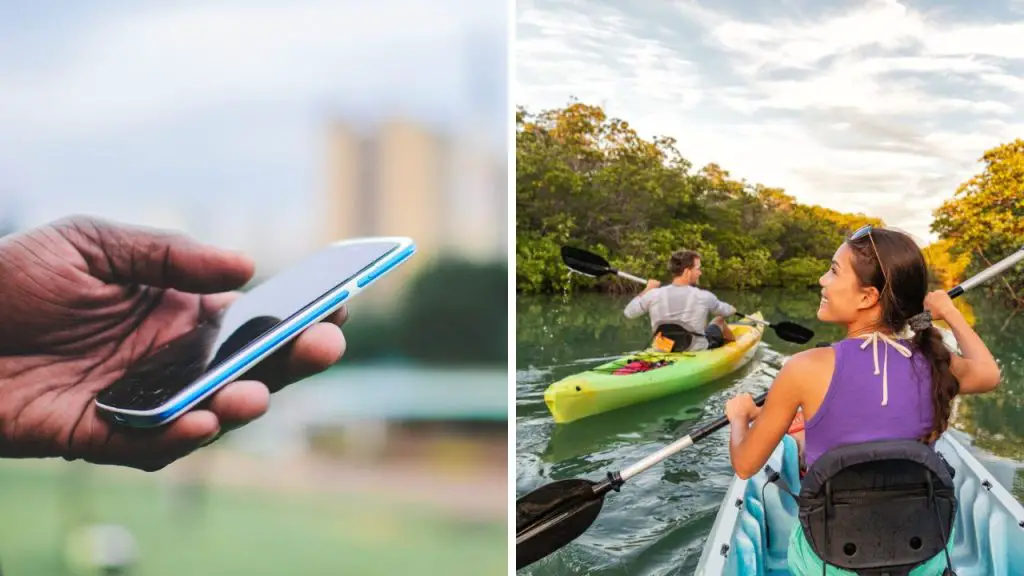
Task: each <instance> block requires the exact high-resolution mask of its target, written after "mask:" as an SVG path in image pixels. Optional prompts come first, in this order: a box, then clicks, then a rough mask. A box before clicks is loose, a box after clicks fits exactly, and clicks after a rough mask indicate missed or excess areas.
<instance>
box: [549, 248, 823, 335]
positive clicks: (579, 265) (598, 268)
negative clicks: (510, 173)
mask: <svg viewBox="0 0 1024 576" xmlns="http://www.w3.org/2000/svg"><path fill="white" fill-rule="evenodd" d="M562 261H563V262H565V265H566V266H568V267H569V269H570V270H573V271H574V272H579V273H580V274H584V275H586V276H590V277H592V278H597V277H599V276H607V275H610V274H611V275H615V276H619V277H620V278H625V279H627V280H632V281H634V282H637V283H639V284H647V280H644V279H643V278H640V277H639V276H633V275H632V274H627V273H626V272H623V271H622V270H618V269H616V268H612V266H611V264H609V263H608V261H607V260H605V259H604V258H602V257H601V255H599V254H594V253H593V252H588V251H586V250H581V249H580V248H573V247H572V246H562ZM737 316H742V317H744V318H746V319H747V320H750V321H752V322H757V323H758V324H762V325H764V326H767V327H768V328H771V329H772V330H775V334H776V335H778V337H779V338H781V339H783V340H786V341H787V342H795V343H797V344H806V343H808V342H810V341H811V338H814V332H813V331H812V330H811V329H809V328H805V327H803V326H801V325H799V324H795V323H793V322H788V321H785V320H784V321H782V322H765V321H764V320H758V319H757V318H751V317H750V316H747V315H746V314H740V313H738V312H737Z"/></svg>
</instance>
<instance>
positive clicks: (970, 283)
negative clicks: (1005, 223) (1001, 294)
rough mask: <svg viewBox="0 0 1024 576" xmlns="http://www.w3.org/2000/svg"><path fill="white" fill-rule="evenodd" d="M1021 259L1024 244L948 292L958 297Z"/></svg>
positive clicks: (951, 296) (953, 296)
mask: <svg viewBox="0 0 1024 576" xmlns="http://www.w3.org/2000/svg"><path fill="white" fill-rule="evenodd" d="M1021 260H1024V246H1021V247H1020V249H1019V250H1017V251H1016V252H1014V253H1013V254H1010V255H1009V256H1007V257H1006V258H1003V259H1002V260H1000V261H999V262H996V263H995V264H993V265H991V266H989V267H988V268H986V269H984V270H982V271H981V272H978V273H977V274H976V275H974V276H972V277H971V278H969V279H967V280H965V281H964V282H963V283H961V284H958V285H956V286H954V287H953V288H952V289H951V290H950V291H949V292H947V294H949V297H950V298H956V297H957V296H959V295H961V294H963V293H964V292H966V291H968V290H970V289H971V288H974V287H975V286H977V285H978V284H982V283H984V282H987V281H988V280H989V279H991V278H992V277H993V276H996V275H998V274H1001V273H1002V272H1003V271H1004V270H1006V269H1007V268H1009V267H1011V266H1013V265H1014V264H1016V263H1018V262H1020V261H1021Z"/></svg>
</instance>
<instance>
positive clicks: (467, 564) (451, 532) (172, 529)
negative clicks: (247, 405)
mask: <svg viewBox="0 0 1024 576" xmlns="http://www.w3.org/2000/svg"><path fill="white" fill-rule="evenodd" d="M179 494H180V492H179ZM199 497H200V498H199V500H198V504H197V505H195V506H193V507H191V508H188V507H182V504H181V503H182V500H181V498H180V497H175V495H174V493H172V490H171V489H170V487H169V485H168V484H167V483H162V482H159V481H158V476H155V475H143V474H141V473H140V474H139V475H115V474H109V473H106V472H105V471H104V472H102V473H100V472H97V469H96V468H91V467H89V466H86V465H80V464H79V463H74V464H70V465H69V464H67V463H64V462H53V463H48V465H45V466H25V465H22V464H21V463H3V464H0V568H2V571H0V574H2V575H3V576H21V575H31V576H48V575H53V576H62V575H71V574H80V573H83V572H75V571H72V570H71V568H70V567H69V566H68V563H67V562H66V550H67V549H68V546H67V544H66V542H67V534H68V529H69V528H70V527H71V526H72V525H73V524H74V523H117V524H121V525H123V526H125V527H126V528H128V529H129V530H130V531H131V533H132V534H133V535H134V536H135V538H136V539H137V544H138V546H139V564H138V565H137V567H136V569H135V570H133V571H131V572H129V574H131V575H133V576H170V575H175V576H180V575H203V576H205V575H214V576H215V575H222V574H223V575H227V574H230V575H236V574H245V575H249V576H255V575H263V574H266V575H268V576H270V575H275V576H276V575H283V574H302V575H304V576H314V575H320V574H322V575H324V576H337V575H338V574H360V575H365V576H371V575H376V574H380V575H392V574H424V575H429V574H444V575H446V576H457V575H461V574H465V575H467V576H468V575H486V574H504V573H506V570H507V560H506V555H507V545H506V538H507V536H506V526H505V524H504V523H502V522H491V523H486V524H473V523H466V522H461V521H458V520H453V519H450V518H447V517H446V516H445V515H444V513H443V512H442V511H438V510H435V509H432V508H429V507H426V506H422V507H415V506H409V505H406V504H398V503H395V502H390V501H388V500H386V499H382V498H381V497H380V496H372V497H371V496H367V495H363V494H344V495H338V494H331V495H318V494H310V493H301V494H300V493H287V494H285V493H280V492H268V491H258V490H243V489H227V488H213V487H211V488H207V489H206V490H204V491H203V492H202V493H201V494H199Z"/></svg>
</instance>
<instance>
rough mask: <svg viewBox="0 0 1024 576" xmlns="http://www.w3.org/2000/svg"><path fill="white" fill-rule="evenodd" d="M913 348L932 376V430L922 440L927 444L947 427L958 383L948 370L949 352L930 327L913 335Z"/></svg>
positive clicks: (937, 333) (958, 389)
mask: <svg viewBox="0 0 1024 576" xmlns="http://www.w3.org/2000/svg"><path fill="white" fill-rule="evenodd" d="M914 347H915V348H917V349H918V350H919V351H920V352H921V354H923V355H924V357H925V358H926V359H927V360H928V366H929V367H930V368H931V376H932V409H933V411H934V414H935V415H934V416H933V417H932V430H931V432H930V433H929V435H928V436H927V437H926V438H924V440H925V441H927V442H934V441H936V440H938V438H939V436H942V433H943V432H945V431H946V428H947V427H948V426H949V414H950V411H951V410H952V407H953V399H954V398H956V395H957V394H958V393H959V392H960V382H958V381H957V379H956V376H954V375H953V372H952V371H951V370H950V369H949V360H950V352H949V348H947V347H946V344H945V342H943V341H942V335H941V334H939V331H938V330H937V329H935V328H933V327H931V326H929V327H928V328H925V329H924V330H922V331H920V332H918V333H917V334H915V335H914Z"/></svg>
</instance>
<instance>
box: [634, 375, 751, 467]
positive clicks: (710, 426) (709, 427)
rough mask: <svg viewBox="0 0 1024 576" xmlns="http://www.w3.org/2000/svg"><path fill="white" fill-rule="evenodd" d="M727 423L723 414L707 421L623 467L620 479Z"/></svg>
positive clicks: (699, 439) (696, 440)
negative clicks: (641, 458)
mask: <svg viewBox="0 0 1024 576" xmlns="http://www.w3.org/2000/svg"><path fill="white" fill-rule="evenodd" d="M767 397H768V393H767V392H765V393H764V394H761V395H760V396H757V397H755V398H754V404H757V405H758V406H761V405H762V404H764V401H765V398H767ZM728 424H729V419H728V418H726V417H725V416H722V417H721V418H718V419H717V420H713V421H711V422H708V423H707V424H705V425H703V426H701V427H700V428H697V429H696V430H694V431H693V432H690V433H689V434H687V435H686V436H684V437H682V438H680V439H679V440H676V441H675V442H673V443H671V444H669V445H668V446H665V447H664V448H662V449H661V450H658V451H657V452H654V453H653V454H650V455H648V456H647V457H645V458H644V459H643V460H640V461H639V462H637V463H635V464H633V465H632V466H629V467H627V468H623V469H622V471H621V472H619V476H621V477H622V481H623V482H625V481H627V480H629V479H630V478H632V477H633V476H636V475H637V474H639V473H641V472H643V471H644V470H647V469H648V468H650V467H651V466H654V465H655V464H657V463H658V462H661V461H662V460H664V459H665V458H668V457H669V456H671V455H673V454H675V453H676V452H679V451H680V450H682V449H684V448H688V447H690V446H693V445H694V444H695V443H697V442H699V441H701V440H702V439H703V438H704V437H706V436H708V435H710V434H712V433H713V432H715V431H717V430H719V429H721V428H724V427H725V426H726V425H728Z"/></svg>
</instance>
